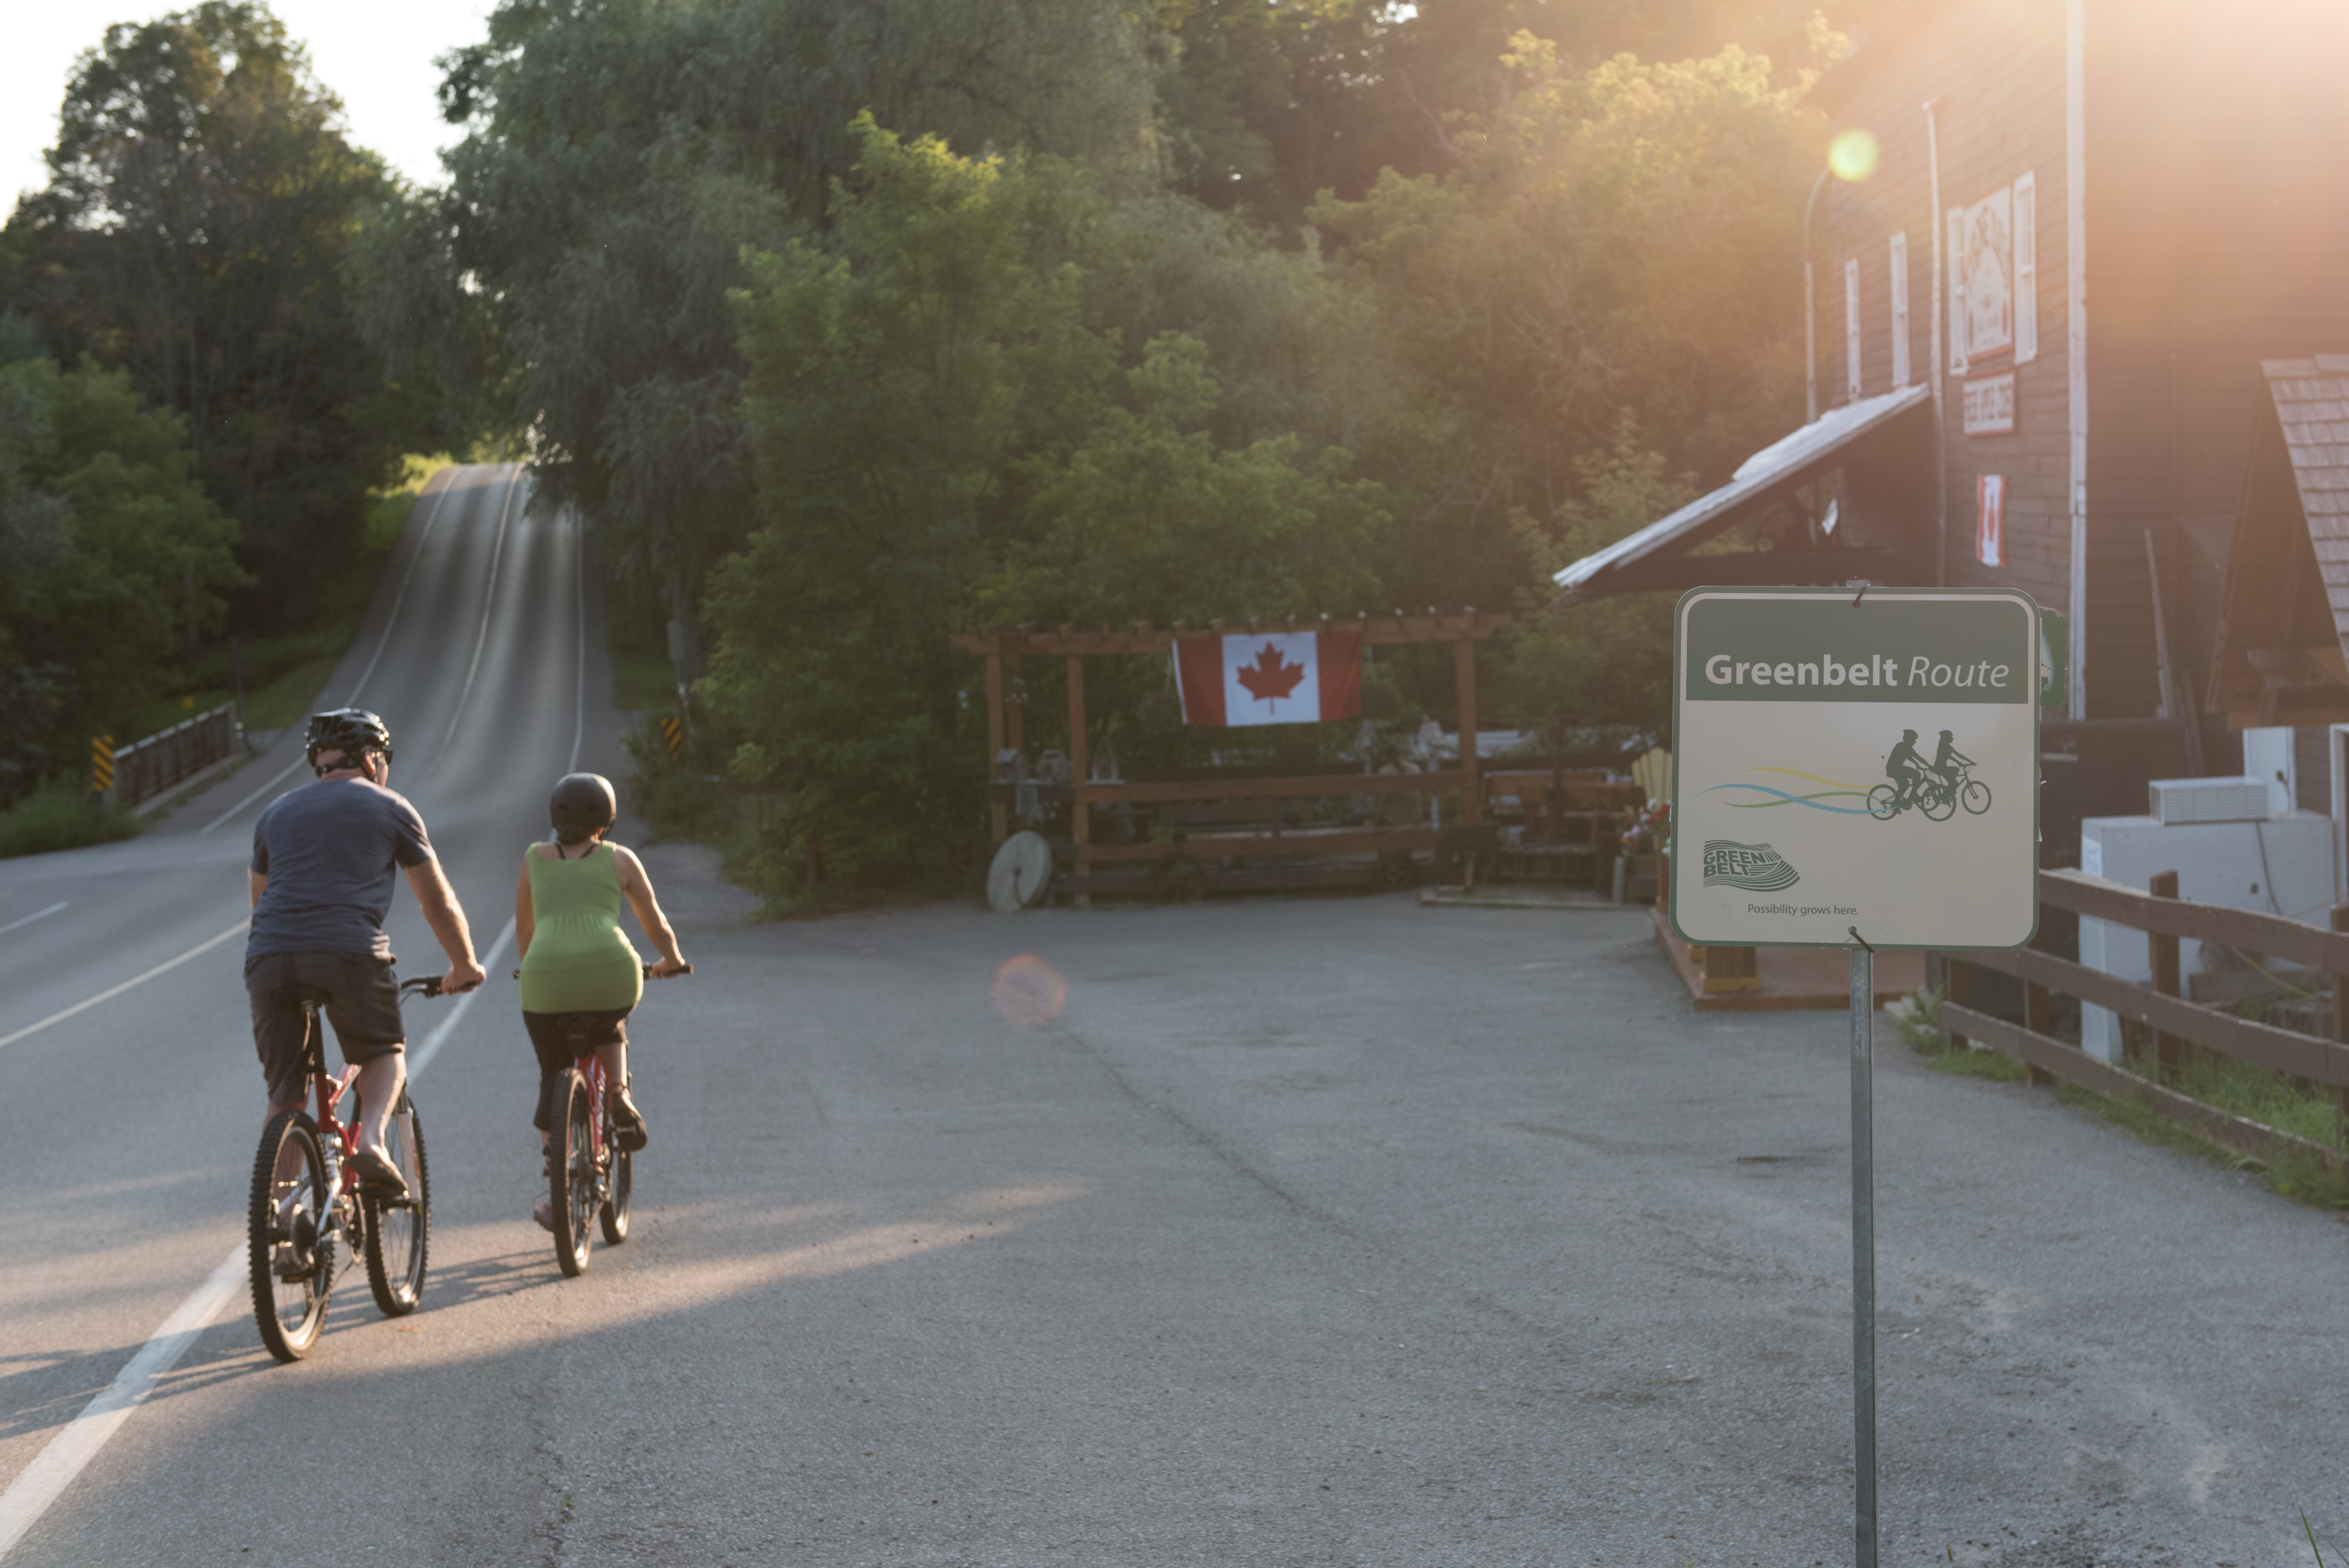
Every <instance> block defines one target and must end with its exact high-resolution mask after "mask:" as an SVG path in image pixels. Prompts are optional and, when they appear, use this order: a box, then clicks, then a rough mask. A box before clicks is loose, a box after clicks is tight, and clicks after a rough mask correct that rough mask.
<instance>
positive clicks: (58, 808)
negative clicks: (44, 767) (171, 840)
mask: <svg viewBox="0 0 2349 1568" xmlns="http://www.w3.org/2000/svg"><path fill="white" fill-rule="evenodd" d="M138 831H139V819H138V818H136V817H134V816H133V815H131V814H130V812H129V811H128V810H120V809H119V808H118V809H115V810H108V809H106V808H104V807H101V806H99V805H98V802H97V801H95V800H93V799H90V797H89V796H88V794H86V793H84V792H83V790H82V789H80V788H79V787H78V785H75V784H72V783H69V782H63V781H53V782H51V783H48V784H45V785H43V786H42V787H41V788H40V789H37V790H36V791H34V792H33V793H32V794H30V795H27V796H26V797H25V798H24V799H21V800H19V801H17V802H16V804H15V805H14V806H11V807H9V808H8V809H7V810H5V811H0V859H5V858H8V857H12V856H16V855H39V854H47V853H48V852H49V851H52V850H74V849H79V848H80V847H81V846H82V845H84V844H102V843H105V842H107V841H109V840H113V839H127V838H129V837H131V836H132V835H133V834H135V833H137V832H138Z"/></svg>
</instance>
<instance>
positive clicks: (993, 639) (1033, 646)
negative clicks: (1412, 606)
mask: <svg viewBox="0 0 2349 1568" xmlns="http://www.w3.org/2000/svg"><path fill="white" fill-rule="evenodd" d="M1302 618H1303V617H1302V616H1300V617H1299V619H1302ZM1261 620H1262V618H1261V617H1258V622H1259V624H1261ZM1509 620H1510V617H1508V616H1506V615H1495V614H1477V613H1476V612H1475V611H1466V612H1463V613H1462V614H1456V615H1435V614H1428V615H1404V614H1402V613H1401V612H1397V613H1396V614H1394V615H1392V616H1382V615H1371V616H1356V617H1354V618H1352V619H1350V620H1343V621H1340V620H1335V619H1330V618H1326V617H1321V616H1316V617H1314V625H1313V628H1312V629H1314V630H1317V631H1325V632H1358V633H1360V634H1361V638H1362V641H1363V642H1364V643H1365V644H1367V645H1389V644H1395V643H1444V642H1456V641H1458V640H1460V639H1461V638H1467V639H1470V640H1472V641H1482V640H1483V639H1485V638H1486V637H1489V636H1491V635H1493V634H1494V633H1495V632H1497V631H1499V630H1500V629H1501V628H1502V627H1503V626H1506V625H1507V624H1509ZM1234 629H1236V628H1233V627H1232V626H1230V625H1229V624H1227V623H1226V622H1224V621H1220V620H1217V621H1212V622H1210V623H1208V625H1207V627H1206V629H1204V630H1202V629H1199V628H1195V627H1190V626H1185V625H1183V624H1179V623H1178V624H1176V625H1175V626H1174V629H1173V630H1172V631H1171V632H1170V631H1156V630H1151V629H1147V628H1137V629H1135V630H1133V631H1130V632H1109V631H1096V632H1080V631H1078V630H1076V628H1075V627H1074V626H1073V625H1071V626H1066V627H1063V628H1061V630H1059V631H1056V632H1040V631H1038V630H1036V629H1035V628H1034V627H1032V626H1020V627H1016V628H1012V629H1010V630H1006V629H1005V628H1003V627H1001V626H987V627H982V628H981V629H979V630H978V631H976V632H958V633H957V634H954V635H953V636H952V637H950V638H948V639H947V640H948V641H950V642H952V643H953V644H954V645H956V646H957V647H959V648H967V649H968V650H969V651H970V652H972V653H974V654H982V655H983V654H987V653H990V652H992V653H1000V654H1002V655H1006V656H1007V657H1009V656H1013V655H1020V654H1045V655H1070V654H1154V655H1160V656H1161V657H1163V656H1164V655H1165V654H1166V653H1167V652H1168V651H1169V649H1170V648H1171V647H1172V645H1173V643H1174V639H1175V638H1176V637H1209V636H1220V635H1222V634H1224V633H1225V632H1226V631H1229V630H1234Z"/></svg>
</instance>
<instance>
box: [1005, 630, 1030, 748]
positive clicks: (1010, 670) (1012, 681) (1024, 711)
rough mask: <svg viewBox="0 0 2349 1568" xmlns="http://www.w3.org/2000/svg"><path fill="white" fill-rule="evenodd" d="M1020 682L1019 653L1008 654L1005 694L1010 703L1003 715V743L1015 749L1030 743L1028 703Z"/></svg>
mask: <svg viewBox="0 0 2349 1568" xmlns="http://www.w3.org/2000/svg"><path fill="white" fill-rule="evenodd" d="M1023 690H1024V688H1023V687H1022V686H1021V685H1020V682H1019V655H1018V654H1009V655H1005V657H1004V660H1003V696H1004V701H1005V703H1006V704H1007V705H1008V707H1007V709H1006V711H1005V713H1004V716H1003V744H1004V745H1006V746H1008V747H1009V748H1012V749H1013V750H1014V751H1019V750H1022V749H1024V748H1026V747H1027V745H1028V704H1027V702H1026V700H1025V699H1024V697H1023V696H1022V692H1023Z"/></svg>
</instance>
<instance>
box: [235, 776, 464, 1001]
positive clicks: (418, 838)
mask: <svg viewBox="0 0 2349 1568" xmlns="http://www.w3.org/2000/svg"><path fill="white" fill-rule="evenodd" d="M431 858H432V841H430V840H429V839H428V838H426V837H425V836H424V819H423V818H421V817H419V816H418V815H417V814H416V808H415V807H413V806H411V805H409V803H408V801H407V800H406V799H403V798H402V797H400V796H398V795H397V794H394V793H393V792H392V791H391V790H389V789H385V788H384V787H383V786H382V785H380V784H374V783H370V782H368V781H367V779H328V780H322V781H321V782H319V783H316V784H305V785H304V786H303V787H302V788H301V789H296V790H294V791H293V792H292V793H290V794H286V795H281V796H279V797H278V798H277V799H274V800H272V801H271V802H270V803H269V804H268V805H267V806H266V807H264V809H263V810H262V813H261V820H259V821H257V822H255V823H254V825H253V869H254V871H256V872H260V873H261V874H262V875H263V876H265V877H267V878H268V879H269V883H268V885H267V886H266V887H264V888H263V889H262V890H261V902H260V903H258V904H256V905H255V906H254V911H253V932H252V934H251V935H250V936H249V937H247V938H246V939H245V944H244V956H245V961H246V962H247V963H250V962H252V961H253V960H254V959H255V958H258V957H260V956H261V955H262V954H266V953H372V954H375V955H376V956H377V957H378V958H388V957H390V956H391V939H390V938H389V937H388V936H386V935H385V934H383V917H384V916H385V915H386V914H388V913H390V911H391V892H392V884H393V882H395V881H396V880H397V878H396V873H395V870H394V868H395V867H398V866H420V865H422V864H423V863H424V862H425V861H429V860H430V859H431Z"/></svg>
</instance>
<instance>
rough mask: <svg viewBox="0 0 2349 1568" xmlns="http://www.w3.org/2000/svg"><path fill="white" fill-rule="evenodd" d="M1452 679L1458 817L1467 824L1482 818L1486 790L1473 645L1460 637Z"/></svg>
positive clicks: (1453, 658) (1454, 656)
mask: <svg viewBox="0 0 2349 1568" xmlns="http://www.w3.org/2000/svg"><path fill="white" fill-rule="evenodd" d="M1452 678H1453V681H1454V684H1455V685H1456V686H1458V687H1459V689H1460V774H1461V785H1460V820H1462V821H1463V822H1465V823H1466V824H1468V825H1469V826H1470V827H1472V828H1473V827H1475V825H1476V824H1477V823H1479V822H1481V821H1483V820H1485V790H1484V787H1483V784H1482V782H1481V781H1480V780H1479V779H1478V777H1477V771H1478V770H1477V767H1476V644H1475V640H1474V639H1472V638H1468V637H1462V638H1460V639H1459V640H1458V641H1456V642H1454V644H1453V645H1452Z"/></svg>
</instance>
